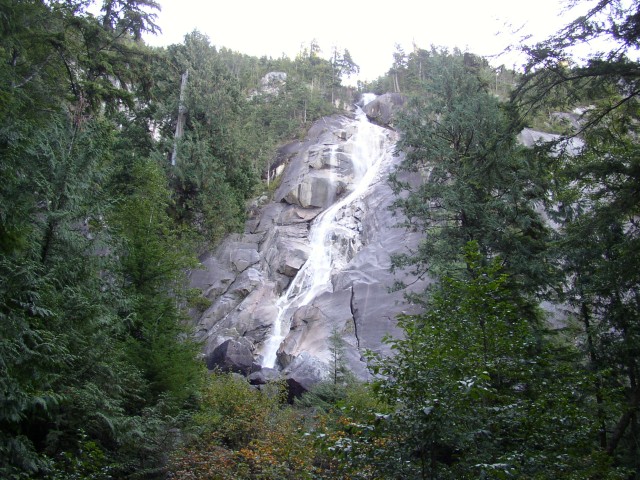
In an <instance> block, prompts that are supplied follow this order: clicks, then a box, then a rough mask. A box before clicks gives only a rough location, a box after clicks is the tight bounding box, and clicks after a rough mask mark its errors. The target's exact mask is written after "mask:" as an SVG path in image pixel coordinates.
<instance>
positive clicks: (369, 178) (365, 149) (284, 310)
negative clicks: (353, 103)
mask: <svg viewBox="0 0 640 480" xmlns="http://www.w3.org/2000/svg"><path fill="white" fill-rule="evenodd" d="M354 121H355V122H356V126H357V129H356V131H355V133H354V134H353V135H352V136H351V138H350V139H349V140H348V142H349V143H351V144H352V145H350V148H346V149H345V150H346V151H350V152H351V154H350V155H351V161H352V164H353V183H352V184H351V186H350V189H351V190H350V191H349V193H348V194H347V195H345V196H344V197H343V198H341V199H340V200H339V201H337V202H336V203H334V204H333V205H331V206H330V207H329V208H327V209H326V210H325V211H324V212H322V213H321V214H320V215H318V217H316V219H315V220H314V221H313V223H312V224H311V227H310V230H309V246H310V254H309V258H308V259H307V261H306V262H305V263H304V265H303V266H302V267H301V268H300V270H299V271H298V273H297V275H296V276H295V277H294V278H293V279H292V280H291V283H290V284H289V287H288V288H287V290H286V291H285V292H284V294H283V295H282V296H281V297H280V298H279V299H278V301H277V303H276V306H277V307H278V316H277V318H276V319H275V321H274V323H273V330H272V332H271V336H270V337H269V339H268V340H267V341H266V342H265V344H264V347H263V351H262V354H263V362H262V366H263V367H268V368H274V367H275V366H276V362H277V352H278V349H279V347H280V345H281V343H282V341H283V340H284V339H285V338H286V336H287V334H288V333H289V330H290V328H291V317H292V316H293V314H294V313H295V311H296V310H297V309H298V308H300V307H301V306H304V305H308V304H309V303H311V302H312V301H313V299H314V298H316V297H317V296H318V295H320V294H321V293H323V292H325V291H331V290H332V288H333V286H332V283H331V275H332V271H333V270H334V266H335V264H336V262H339V261H342V260H344V259H341V257H342V255H341V253H340V252H339V249H338V248H337V247H336V246H337V245H339V244H340V241H339V240H338V239H339V238H341V237H344V236H346V235H353V230H350V229H349V228H347V227H345V226H343V225H340V223H338V222H337V218H338V216H339V213H340V212H341V210H343V209H345V208H348V207H349V206H350V205H352V204H353V203H354V202H355V201H356V200H358V199H359V198H360V197H362V196H363V194H364V193H365V192H366V191H367V189H368V188H369V187H370V185H371V184H372V182H373V181H374V180H375V179H376V177H377V176H378V173H379V171H380V166H381V165H382V160H383V159H384V158H385V156H386V155H388V154H389V151H388V150H389V144H388V142H385V139H386V131H385V129H384V128H382V127H379V126H377V125H374V124H372V123H370V122H369V120H368V119H367V117H366V115H365V114H364V112H363V111H362V110H361V109H360V108H358V109H357V112H356V119H355V120H354ZM335 154H336V150H335V149H334V150H333V151H332V155H335Z"/></svg>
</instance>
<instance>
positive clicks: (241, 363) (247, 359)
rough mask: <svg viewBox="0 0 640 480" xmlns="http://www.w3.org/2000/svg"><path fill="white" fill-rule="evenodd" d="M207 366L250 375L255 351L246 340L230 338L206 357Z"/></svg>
mask: <svg viewBox="0 0 640 480" xmlns="http://www.w3.org/2000/svg"><path fill="white" fill-rule="evenodd" d="M205 360H206V362H207V368H209V369H210V370H213V369H216V368H218V369H220V370H221V371H223V372H235V373H241V374H243V375H249V374H250V373H251V370H252V368H253V364H254V362H253V352H252V351H251V348H250V345H249V344H248V342H246V341H242V340H238V339H229V340H227V341H225V342H222V343H221V344H220V345H218V346H217V347H216V348H215V349H214V350H213V352H211V354H210V355H207V356H206V357H205Z"/></svg>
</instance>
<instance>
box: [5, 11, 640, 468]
mask: <svg viewBox="0 0 640 480" xmlns="http://www.w3.org/2000/svg"><path fill="white" fill-rule="evenodd" d="M92 3H93V2H91V1H88V0H0V25H1V28H0V54H1V56H2V62H1V63H0V76H1V77H2V81H1V82H0V151H1V156H0V173H1V179H2V181H1V182H0V477H2V478H7V479H51V480H53V479H99V480H106V479H154V478H174V479H179V480H187V479H229V480H231V479H274V480H275V479H335V478H340V479H370V480H373V479H414V478H415V479H463V478H496V479H504V478H525V479H552V478H553V479H555V478H567V479H586V478H589V479H640V446H639V445H640V421H639V418H638V414H639V413H640V412H639V407H640V385H639V382H640V378H639V375H640V365H639V362H640V292H639V283H640V229H639V225H638V218H639V213H640V212H639V209H640V155H639V153H640V151H639V147H638V138H637V135H638V128H639V127H638V125H639V123H638V117H639V110H638V98H637V96H638V93H639V92H640V86H639V83H638V82H639V80H640V75H639V73H638V60H637V49H638V47H640V34H639V32H640V2H638V1H633V2H623V1H621V0H600V1H597V2H587V3H590V5H591V9H590V10H589V11H588V13H587V14H586V15H584V16H580V17H578V18H576V19H575V20H573V21H571V22H569V23H568V24H567V25H566V26H565V27H564V28H563V29H562V30H561V31H559V32H558V33H557V34H556V35H553V36H551V37H550V38H548V39H546V40H544V41H542V42H540V43H537V44H531V45H525V46H520V47H518V48H520V49H521V50H522V52H523V53H524V54H525V55H526V58H527V63H526V64H525V65H524V68H523V69H522V70H521V71H514V70H510V69H508V68H505V67H504V66H503V67H500V68H498V69H496V68H494V67H492V66H491V65H490V64H489V63H488V61H487V60H485V59H483V58H480V57H478V56H476V55H473V54H472V53H470V52H461V51H459V50H453V51H450V50H447V49H445V48H438V47H431V48H429V49H421V48H418V47H415V48H414V50H413V51H412V52H410V53H405V52H404V51H403V50H402V49H401V48H400V47H398V48H397V50H396V53H395V54H394V57H393V63H392V65H391V67H390V69H389V71H388V73H387V74H386V75H384V76H383V77H381V78H379V79H377V80H376V81H374V82H371V83H369V84H359V86H358V89H357V90H358V91H359V92H363V91H374V92H376V93H384V92H389V91H393V92H398V93H401V94H403V95H404V96H405V98H406V106H405V108H404V110H403V111H402V113H401V114H400V117H399V119H398V121H397V128H398V131H399V132H400V135H401V136H400V138H401V139H400V141H399V143H398V145H397V148H398V150H399V151H401V152H403V153H404V157H403V158H404V160H403V162H402V164H401V165H400V166H399V169H398V172H397V175H393V176H392V177H391V178H390V179H389V181H390V182H391V185H392V186H393V188H394V190H395V192H396V193H397V194H398V195H397V201H396V203H395V205H394V207H395V208H396V209H397V211H398V213H402V216H401V217H399V218H403V219H404V220H403V221H404V224H403V226H404V227H405V228H408V229H411V230H412V231H418V232H421V233H423V234H424V240H423V241H422V243H421V244H420V247H419V248H418V249H417V250H416V251H414V252H410V253H407V254H406V255H401V256H397V257H394V258H393V265H394V268H403V269H405V268H409V269H411V271H412V272H413V273H414V275H415V277H416V278H418V277H423V276H425V275H429V276H431V277H432V278H435V279H437V282H435V283H434V284H433V285H431V286H430V288H429V289H428V290H427V291H425V292H421V293H419V294H413V295H412V296H411V297H410V298H409V300H411V301H412V302H415V303H416V304H418V305H421V306H422V307H423V308H422V311H423V313H421V314H419V315H402V316H400V317H399V318H398V322H399V324H400V325H401V326H402V328H403V330H404V332H405V335H404V337H403V338H401V339H389V340H388V342H389V344H390V346H391V347H392V349H393V350H394V352H395V354H394V356H392V357H390V358H386V357H378V356H376V355H373V354H371V355H370V357H369V364H370V368H371V372H372V375H373V378H374V379H375V380H374V381H372V382H370V383H361V382H359V381H357V380H356V379H355V378H354V377H353V375H351V374H350V372H349V371H348V370H347V369H346V367H345V362H344V359H343V358H342V353H343V345H342V343H341V342H342V340H341V338H340V336H338V335H333V336H332V337H331V338H330V343H331V354H332V357H333V360H334V361H333V370H334V375H332V376H331V378H330V379H328V380H327V381H326V382H323V383H321V384H319V385H317V387H316V388H315V389H314V390H313V391H311V392H309V393H307V394H305V395H304V396H302V397H300V398H297V399H296V400H295V401H294V402H292V403H291V402H288V401H287V400H288V395H287V392H286V388H285V385H284V384H283V383H281V382H274V383H273V384H270V385H267V386H265V387H264V388H262V389H260V390H257V389H255V388H253V387H252V386H250V385H249V384H248V383H247V382H246V380H245V379H243V378H241V377H239V376H234V375H231V374H222V373H217V372H207V371H206V368H205V366H204V365H203V363H202V362H201V361H200V360H199V348H200V346H199V345H198V344H197V343H196V342H195V341H193V340H192V335H191V333H192V332H191V330H190V327H191V324H190V319H189V316H188V310H189V309H190V308H196V309H197V308H202V305H201V303H202V302H203V300H205V299H203V297H201V296H200V292H198V291H193V290H191V289H189V288H188V282H187V271H188V270H189V269H190V268H194V267H195V266H196V265H197V257H198V255H199V254H200V253H202V252H204V251H205V250H206V249H208V248H211V247H212V246H215V245H216V243H217V242H219V240H220V239H221V238H223V237H224V236H225V235H226V234H228V233H230V232H235V231H238V230H240V229H241V228H242V227H243V225H244V222H245V215H246V211H247V206H248V205H249V204H250V202H251V199H252V198H255V197H256V196H258V195H263V194H269V191H270V189H272V188H273V184H272V183H273V182H269V181H268V180H270V166H271V164H272V162H273V161H274V155H275V152H276V150H277V148H278V146H280V145H282V144H284V143H286V142H287V141H290V140H292V139H295V138H299V137H301V136H303V135H304V134H305V132H306V129H307V128H308V127H309V126H310V125H311V122H313V121H314V120H316V119H318V118H321V117H322V116H324V115H328V114H332V113H334V112H336V111H339V109H340V108H342V106H343V105H346V104H350V103H352V102H353V101H354V100H355V96H356V94H357V93H358V91H356V89H354V88H349V87H345V86H343V85H342V81H343V80H344V79H345V78H347V77H348V76H349V75H351V74H353V73H356V72H357V71H358V66H357V64H356V62H355V61H354V60H357V59H352V58H351V55H350V54H349V51H348V50H343V51H339V50H337V49H334V50H333V51H332V52H330V53H329V54H325V55H323V54H322V51H321V50H320V46H319V45H318V44H317V42H315V41H312V42H310V44H309V45H308V46H307V47H305V48H303V49H302V50H301V51H300V53H299V54H298V55H297V56H296V58H295V59H290V58H286V57H283V58H279V59H273V58H266V57H265V58H255V57H250V56H247V55H243V54H241V53H238V52H233V51H230V50H228V49H225V48H218V47H215V46H214V45H212V44H211V41H210V39H209V38H207V37H206V36H204V35H202V34H201V33H199V32H197V31H194V32H192V33H190V34H188V35H186V36H185V38H184V41H183V43H181V44H177V45H171V46H169V47H166V48H165V47H163V48H151V47H149V46H147V45H145V44H144V42H143V41H142V34H143V33H145V32H153V31H155V30H156V29H157V26H156V25H155V23H154V19H155V16H154V12H155V11H156V10H157V8H158V5H157V4H156V2H155V1H153V0H104V1H103V2H101V5H102V8H101V10H100V13H99V14H93V13H90V11H89V6H90V5H91V4H92ZM602 38H604V39H606V40H607V43H606V45H607V50H606V51H602V52H592V54H591V55H590V57H589V58H588V59H586V60H584V61H578V60H576V59H574V58H573V57H572V53H573V51H574V47H576V46H579V45H585V44H587V45H588V44H590V42H595V41H596V40H597V39H602ZM268 72H283V73H284V74H286V80H285V81H280V80H278V79H282V78H283V77H282V76H279V77H278V76H276V77H275V84H273V85H267V86H264V85H262V87H261V79H263V78H264V77H265V74H267V73H268ZM525 127H535V128H536V129H538V130H544V131H547V132H552V133H555V134H557V135H556V136H555V137H554V138H556V140H555V141H552V142H547V143H545V144H540V145H537V146H535V147H534V148H525V147H524V146H522V145H521V143H520V142H518V134H519V133H520V132H521V131H522V129H523V128H525ZM406 178H411V179H412V181H410V182H407V181H404V180H403V179H406ZM416 179H418V181H416ZM398 288H403V285H400V284H399V285H398ZM543 304H544V305H553V306H555V308H558V309H562V310H564V311H565V313H566V315H567V319H566V320H564V321H563V322H561V323H560V324H551V323H550V322H549V321H548V319H547V317H546V313H545V310H544V309H542V308H541V307H540V306H541V305H543Z"/></svg>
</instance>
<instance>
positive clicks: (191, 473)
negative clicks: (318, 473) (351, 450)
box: [171, 374, 315, 480]
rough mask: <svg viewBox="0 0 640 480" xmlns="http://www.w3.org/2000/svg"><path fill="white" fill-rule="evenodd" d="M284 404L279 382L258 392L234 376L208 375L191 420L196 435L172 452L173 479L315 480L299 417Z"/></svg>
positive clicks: (307, 441) (281, 386)
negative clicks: (190, 441) (284, 479)
mask: <svg viewBox="0 0 640 480" xmlns="http://www.w3.org/2000/svg"><path fill="white" fill-rule="evenodd" d="M285 400H286V392H285V390H284V385H282V384H278V383H276V384H271V385H266V386H263V389H262V390H260V391H259V390H256V389H254V388H253V387H251V386H250V385H249V384H248V383H247V382H246V380H245V379H242V378H239V377H237V376H235V375H233V374H224V375H222V374H213V375H212V376H211V377H210V379H209V382H208V383H207V386H206V388H205V389H204V392H203V396H202V399H201V407H200V410H199V411H198V413H197V414H196V415H195V416H194V417H193V426H192V428H193V429H194V431H195V432H197V437H196V438H195V439H194V441H193V442H192V443H189V444H187V445H185V446H184V447H183V448H181V449H180V450H179V451H178V452H176V454H175V456H174V458H173V460H172V463H171V472H172V475H173V477H172V478H176V479H190V478H216V479H230V480H231V479H250V478H264V479H274V480H275V479H281V478H286V479H292V480H293V479H310V478H315V477H313V476H312V471H313V466H312V463H311V462H312V460H313V454H312V452H311V451H310V450H309V448H310V446H311V443H310V439H309V438H308V436H304V435H303V431H302V426H303V423H302V418H301V417H300V415H299V414H298V413H297V412H295V411H294V410H293V409H292V408H291V407H287V406H285V405H284V403H283V402H284V401H285Z"/></svg>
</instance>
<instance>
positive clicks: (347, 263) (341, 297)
mask: <svg viewBox="0 0 640 480" xmlns="http://www.w3.org/2000/svg"><path fill="white" fill-rule="evenodd" d="M356 131H357V125H356V122H355V120H354V119H353V117H351V116H349V115H334V116H331V117H326V118H323V119H320V120H319V121H318V122H316V123H315V124H314V125H313V127H312V128H311V129H310V131H309V134H308V137H307V138H306V139H305V140H304V141H301V142H294V143H292V144H289V145H286V146H285V147H283V148H282V149H281V152H280V157H279V158H280V159H281V165H283V166H284V171H283V173H282V180H281V183H280V186H279V188H278V189H277V191H276V192H275V194H274V198H273V200H272V201H271V202H268V203H266V204H265V205H263V206H261V207H259V208H256V209H255V211H254V217H253V218H251V219H250V220H249V221H248V222H247V225H246V230H245V233H244V234H243V235H232V236H229V237H227V238H226V239H225V240H224V241H223V242H222V243H221V244H220V246H219V247H218V249H217V250H216V251H215V252H213V253H212V254H210V255H208V256H206V257H204V258H202V269H199V270H194V271H193V272H192V273H191V284H192V286H193V287H196V288H200V289H202V291H203V294H204V296H205V297H206V298H207V299H209V300H210V301H211V306H210V307H209V308H208V309H207V310H206V311H205V312H204V313H203V314H202V315H200V316H199V317H198V319H197V336H198V338H199V339H200V340H202V341H203V343H204V346H203V348H204V354H205V358H206V360H207V365H208V366H209V368H214V367H216V366H217V367H220V368H223V369H226V370H229V371H235V372H242V373H244V374H245V375H249V374H251V375H252V376H253V377H255V378H253V377H252V378H253V380H252V382H254V383H256V384H261V383H262V382H266V381H268V380H271V379H273V377H274V373H273V372H274V370H271V369H263V370H264V372H263V373H259V372H260V371H255V370H256V368H255V367H252V363H254V364H261V363H262V361H263V357H262V354H263V348H264V343H265V341H266V340H267V338H268V337H269V336H270V334H271V332H272V326H273V322H274V320H275V318H276V317H277V315H278V307H277V300H278V298H279V297H280V296H281V295H282V294H283V292H285V291H286V289H287V287H288V285H289V284H290V282H291V281H292V279H293V278H294V277H295V276H296V275H297V274H298V272H299V271H300V269H301V268H302V266H303V265H304V263H305V261H306V260H307V258H308V257H309V238H308V235H309V230H310V225H311V223H312V222H313V221H314V219H316V218H317V217H318V215H319V214H320V213H321V212H322V211H323V210H324V209H326V208H327V207H328V206H330V205H331V204H333V203H334V202H336V201H338V200H339V199H340V198H343V196H344V195H346V193H347V192H348V191H349V190H350V189H351V188H352V187H351V183H352V181H353V176H354V165H353V163H352V162H351V154H352V149H353V144H352V143H351V142H349V139H351V137H352V136H353V135H354V134H355V133H356ZM385 135H387V137H388V138H387V141H388V142H390V143H389V145H393V140H394V138H395V137H393V135H394V134H393V132H391V131H387V133H386V134H385ZM391 150H392V149H390V153H389V156H388V158H386V159H385V162H384V165H382V168H381V171H380V173H379V175H378V176H377V178H376V179H375V181H374V182H372V184H371V186H370V188H369V189H368V190H367V191H366V192H365V193H364V194H363V195H362V196H361V198H359V199H358V201H357V202H354V203H353V204H351V205H348V206H347V207H345V208H344V209H343V210H341V211H340V212H339V214H338V215H337V216H336V221H337V222H338V223H339V224H340V226H341V232H342V233H341V234H340V235H339V236H336V237H335V238H334V239H333V240H334V245H333V246H334V247H335V248H336V249H337V250H338V251H340V258H341V260H340V262H339V264H337V265H336V266H335V267H334V269H333V270H332V273H331V283H332V291H325V292H322V293H321V294H320V295H318V296H317V297H316V298H314V299H312V300H311V301H310V302H309V303H308V304H306V305H302V306H300V307H299V308H298V309H297V310H296V311H295V312H293V315H292V319H291V329H290V331H289V332H288V334H287V335H286V336H285V338H284V340H283V342H282V343H281V344H280V347H279V349H278V352H277V358H278V364H277V370H279V374H280V375H284V376H285V378H287V382H288V383H289V387H290V391H291V392H294V394H296V395H297V394H299V393H300V392H302V391H305V390H307V389H308V388H310V387H311V386H312V385H313V384H314V383H317V382H318V381H320V380H321V379H323V378H325V377H326V376H327V375H328V374H329V371H330V369H329V360H330V354H329V345H328V341H327V339H328V337H329V336H330V335H331V333H332V331H338V332H340V334H341V335H342V338H343V339H344V340H345V347H344V348H345V352H344V356H345V358H346V359H347V361H348V364H349V367H350V368H351V370H352V371H353V372H354V373H355V374H356V376H358V377H360V378H362V379H365V378H368V371H367V368H366V364H365V362H364V359H363V354H364V350H365V349H369V350H373V351H376V352H379V353H382V354H387V353H389V352H388V348H387V346H386V345H385V344H383V343H382V338H383V337H384V336H385V335H399V334H400V332H399V331H398V329H397V328H396V324H395V316H396V315H397V314H398V313H400V312H402V311H406V310H407V309H408V308H410V306H407V305H405V302H404V299H403V295H402V293H394V294H390V293H389V288H390V287H391V286H392V284H393V282H394V280H395V279H396V278H397V277H395V276H394V275H392V274H391V273H390V271H389V267H390V254H392V253H397V252H398V253H399V252H401V251H405V250H406V249H407V248H410V247H414V246H416V244H417V241H418V238H417V237H416V236H415V235H409V234H408V233H407V232H406V231H405V230H404V229H401V228H396V227H395V225H396V224H397V223H398V218H397V217H394V215H393V212H392V211H390V210H389V208H388V207H389V206H390V204H391V202H392V199H393V194H392V192H391V189H390V187H389V186H388V185H387V181H386V179H387V176H388V174H389V172H390V171H391V170H392V169H393V168H394V165H395V164H397V162H398V161H399V158H395V157H393V155H391ZM283 159H284V160H283ZM342 227H343V228H342ZM423 287H424V285H416V288H423ZM252 368H253V373H251V372H252Z"/></svg>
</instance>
